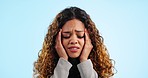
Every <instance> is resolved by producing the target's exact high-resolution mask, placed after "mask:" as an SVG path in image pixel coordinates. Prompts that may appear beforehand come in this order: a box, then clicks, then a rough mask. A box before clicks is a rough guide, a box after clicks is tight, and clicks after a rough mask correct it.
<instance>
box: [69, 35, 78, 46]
mask: <svg viewBox="0 0 148 78" xmlns="http://www.w3.org/2000/svg"><path fill="white" fill-rule="evenodd" d="M69 43H70V44H77V43H78V40H77V36H76V35H72V36H71V38H70V41H69Z"/></svg>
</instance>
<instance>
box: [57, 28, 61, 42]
mask: <svg viewBox="0 0 148 78" xmlns="http://www.w3.org/2000/svg"><path fill="white" fill-rule="evenodd" d="M61 31H62V29H60V31H59V34H58V41H59V42H60V43H61Z"/></svg>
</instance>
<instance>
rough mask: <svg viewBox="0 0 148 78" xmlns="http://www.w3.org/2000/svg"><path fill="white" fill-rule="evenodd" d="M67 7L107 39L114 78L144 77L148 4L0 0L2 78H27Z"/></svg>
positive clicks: (111, 0)
mask: <svg viewBox="0 0 148 78" xmlns="http://www.w3.org/2000/svg"><path fill="white" fill-rule="evenodd" d="M69 6H77V7H80V8H82V9H84V10H85V11H86V12H87V13H88V14H89V15H90V16H91V18H92V20H93V21H94V22H95V24H96V26H97V28H98V29H99V30H100V32H101V34H102V36H103V37H104V39H105V41H104V42H105V44H106V46H107V48H108V50H109V53H110V57H111V58H112V59H114V60H115V61H116V64H115V67H116V69H117V70H118V72H117V74H115V76H114V78H148V75H147V74H148V61H147V59H148V1H147V0H94V1H91V0H87V1H85V0H75V1H74V0H61V1H60V0H59V1H58V0H54V1H50V0H3V1H2V0H1V1H0V78H31V77H32V68H33V62H34V61H35V60H36V59H37V56H38V51H39V50H40V49H41V48H42V43H43V40H44V37H45V35H46V33H47V28H48V25H49V24H50V23H51V22H52V21H53V19H54V17H55V16H56V14H57V13H59V12H60V11H61V10H63V9H64V8H66V7H69Z"/></svg>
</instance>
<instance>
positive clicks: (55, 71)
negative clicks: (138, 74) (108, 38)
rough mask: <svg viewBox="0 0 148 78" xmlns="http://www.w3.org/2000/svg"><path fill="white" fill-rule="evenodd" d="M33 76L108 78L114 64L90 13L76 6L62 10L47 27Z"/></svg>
mask: <svg viewBox="0 0 148 78" xmlns="http://www.w3.org/2000/svg"><path fill="white" fill-rule="evenodd" d="M34 67H35V69H34V77H35V78H109V77H111V76H113V75H114V73H113V67H114V66H113V64H112V62H111V59H110V58H109V55H108V53H107V48H106V47H105V46H104V43H103V37H102V36H101V35H100V34H99V31H98V30H97V28H96V26H95V24H94V22H93V21H92V20H91V18H90V16H89V15H88V14H87V13H86V12H85V11H84V10H82V9H80V8H78V7H70V8H66V9H64V10H63V11H61V12H60V13H59V14H58V15H57V16H56V17H55V19H54V21H53V22H52V24H51V25H50V26H49V28H48V32H47V34H46V36H45V39H44V42H43V48H42V50H41V53H40V54H39V56H38V60H37V61H36V62H35V63H34Z"/></svg>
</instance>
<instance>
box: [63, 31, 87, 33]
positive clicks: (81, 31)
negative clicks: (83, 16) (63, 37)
mask: <svg viewBox="0 0 148 78" xmlns="http://www.w3.org/2000/svg"><path fill="white" fill-rule="evenodd" d="M75 31H76V32H84V31H83V30H75ZM63 33H71V31H64V32H63Z"/></svg>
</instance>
